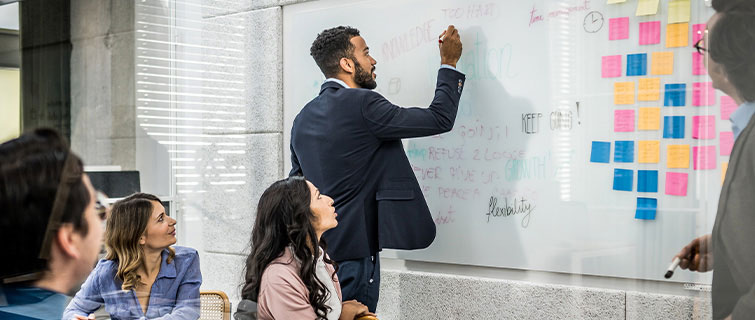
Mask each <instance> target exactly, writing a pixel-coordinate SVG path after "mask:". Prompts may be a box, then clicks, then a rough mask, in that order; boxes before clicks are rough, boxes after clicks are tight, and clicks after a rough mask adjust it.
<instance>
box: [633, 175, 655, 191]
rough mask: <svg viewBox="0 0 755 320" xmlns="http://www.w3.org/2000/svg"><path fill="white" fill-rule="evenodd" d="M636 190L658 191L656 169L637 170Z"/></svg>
mask: <svg viewBox="0 0 755 320" xmlns="http://www.w3.org/2000/svg"><path fill="white" fill-rule="evenodd" d="M637 192H658V170H637Z"/></svg>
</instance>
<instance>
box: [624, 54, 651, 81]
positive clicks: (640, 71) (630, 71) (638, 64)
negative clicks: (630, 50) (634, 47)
mask: <svg viewBox="0 0 755 320" xmlns="http://www.w3.org/2000/svg"><path fill="white" fill-rule="evenodd" d="M647 74H648V55H647V53H636V54H628V55H627V76H644V75H647Z"/></svg>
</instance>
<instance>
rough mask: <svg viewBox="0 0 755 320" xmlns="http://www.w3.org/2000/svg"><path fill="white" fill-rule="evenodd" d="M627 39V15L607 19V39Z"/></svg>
mask: <svg viewBox="0 0 755 320" xmlns="http://www.w3.org/2000/svg"><path fill="white" fill-rule="evenodd" d="M621 39H629V17H623V18H613V19H608V40H621Z"/></svg>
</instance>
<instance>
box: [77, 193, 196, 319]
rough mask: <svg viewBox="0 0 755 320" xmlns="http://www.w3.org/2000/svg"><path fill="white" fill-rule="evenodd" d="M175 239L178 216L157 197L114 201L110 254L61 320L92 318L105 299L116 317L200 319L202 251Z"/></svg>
mask: <svg viewBox="0 0 755 320" xmlns="http://www.w3.org/2000/svg"><path fill="white" fill-rule="evenodd" d="M175 243H176V220H175V219H173V218H171V217H170V216H168V215H167V214H166V213H165V208H164V207H163V205H162V203H161V202H160V199H159V198H157V197H156V196H154V195H151V194H146V193H137V194H133V195H131V196H129V197H127V198H125V199H123V200H120V201H118V202H116V203H115V204H114V205H113V208H112V212H111V214H110V217H108V219H107V227H106V230H105V248H106V249H107V255H106V256H105V259H102V260H100V261H99V262H98V263H97V266H96V267H95V269H94V271H92V273H91V274H89V277H88V278H87V280H86V282H84V284H83V285H82V286H81V290H79V292H78V293H76V296H75V297H74V298H73V300H71V302H70V303H69V304H68V307H67V308H66V311H65V313H64V315H63V319H88V318H87V316H88V315H89V314H90V313H91V312H94V311H95V310H97V309H98V308H100V307H101V306H102V305H103V304H104V305H105V310H106V311H107V312H108V313H109V314H110V316H111V317H112V318H114V319H156V318H159V319H198V318H199V286H200V285H201V284H202V274H201V273H200V271H199V255H198V254H197V251H196V250H194V249H191V248H186V247H179V246H174V247H171V246H172V245H173V244H175Z"/></svg>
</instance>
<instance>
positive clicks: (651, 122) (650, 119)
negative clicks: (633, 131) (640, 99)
mask: <svg viewBox="0 0 755 320" xmlns="http://www.w3.org/2000/svg"><path fill="white" fill-rule="evenodd" d="M660 129H661V108H640V117H639V121H638V122H637V130H660Z"/></svg>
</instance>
